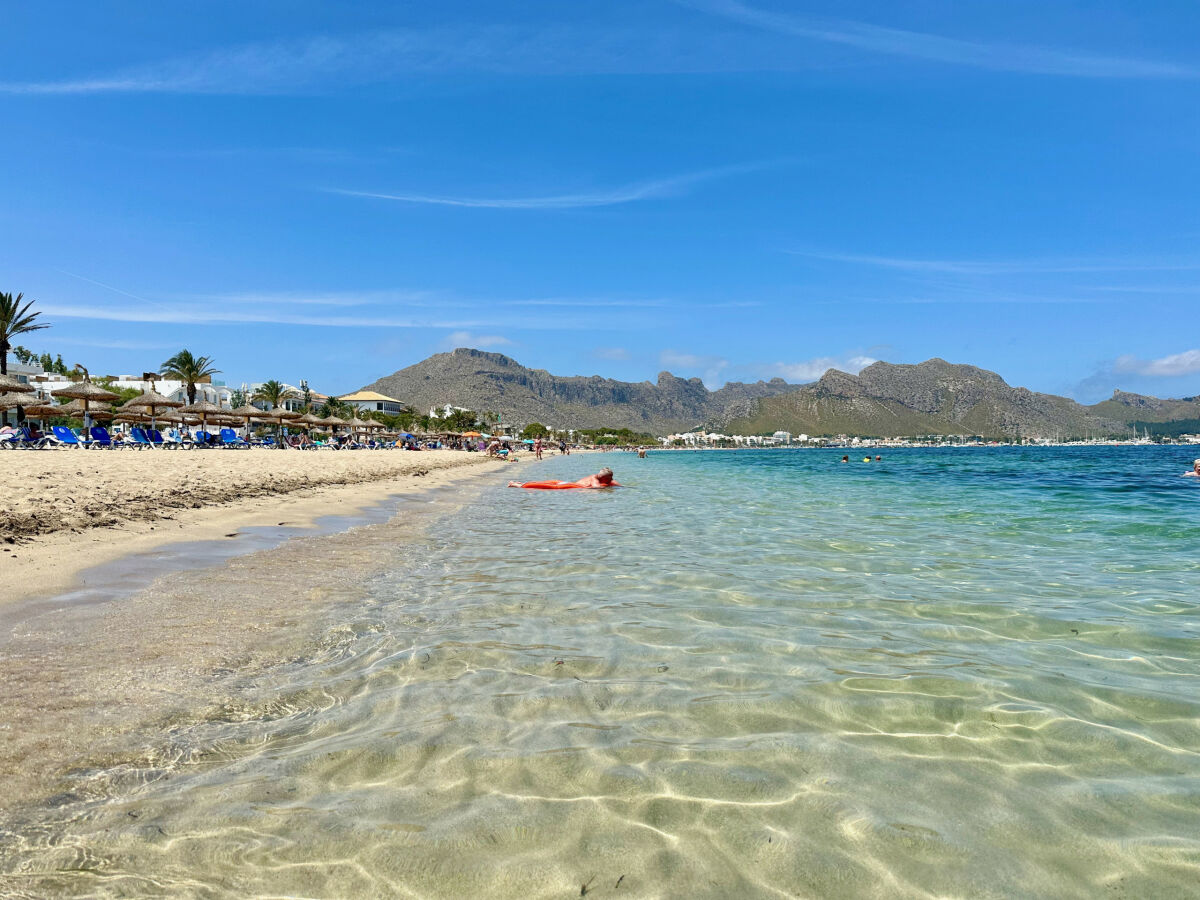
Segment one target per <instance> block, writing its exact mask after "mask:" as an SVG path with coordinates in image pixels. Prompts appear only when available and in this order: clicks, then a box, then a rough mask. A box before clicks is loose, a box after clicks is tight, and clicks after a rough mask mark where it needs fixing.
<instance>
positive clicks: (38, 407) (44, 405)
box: [25, 399, 62, 430]
mask: <svg viewBox="0 0 1200 900" xmlns="http://www.w3.org/2000/svg"><path fill="white" fill-rule="evenodd" d="M60 409H62V407H61V406H57V405H55V403H54V401H53V400H40V399H39V400H36V401H31V402H29V403H28V404H25V415H26V416H33V417H34V418H35V419H37V420H38V422H40V423H41V425H42V429H43V430H45V427H46V420H47V419H49V418H51V417H53V416H57V415H58V410H60Z"/></svg>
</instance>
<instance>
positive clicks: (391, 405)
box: [338, 391, 404, 416]
mask: <svg viewBox="0 0 1200 900" xmlns="http://www.w3.org/2000/svg"><path fill="white" fill-rule="evenodd" d="M338 399H339V400H341V401H342V402H343V403H349V404H350V405H351V406H353V407H355V408H356V409H360V410H362V411H364V412H384V413H388V414H389V415H393V416H394V415H396V414H397V413H399V412H402V411H403V410H404V404H403V403H401V402H400V401H399V400H397V399H395V398H394V397H388V396H385V395H384V394H379V393H376V392H375V391H355V392H354V393H353V394H346V395H345V396H342V397H338Z"/></svg>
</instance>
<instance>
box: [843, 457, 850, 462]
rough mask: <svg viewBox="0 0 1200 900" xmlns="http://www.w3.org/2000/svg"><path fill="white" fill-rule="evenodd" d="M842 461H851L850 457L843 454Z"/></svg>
mask: <svg viewBox="0 0 1200 900" xmlns="http://www.w3.org/2000/svg"><path fill="white" fill-rule="evenodd" d="M842 462H850V457H848V456H843V457H842Z"/></svg>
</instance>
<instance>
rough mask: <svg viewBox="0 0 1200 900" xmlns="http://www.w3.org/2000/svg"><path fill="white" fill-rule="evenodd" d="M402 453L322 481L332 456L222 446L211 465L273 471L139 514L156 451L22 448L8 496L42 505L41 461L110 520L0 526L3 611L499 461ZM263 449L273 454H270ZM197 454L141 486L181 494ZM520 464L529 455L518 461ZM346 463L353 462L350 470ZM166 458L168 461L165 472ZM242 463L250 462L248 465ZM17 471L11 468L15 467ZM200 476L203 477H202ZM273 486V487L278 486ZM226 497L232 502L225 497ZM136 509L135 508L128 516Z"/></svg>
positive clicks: (172, 457)
mask: <svg viewBox="0 0 1200 900" xmlns="http://www.w3.org/2000/svg"><path fill="white" fill-rule="evenodd" d="M395 453H396V456H395V457H394V458H388V459H386V460H384V462H385V464H384V465H382V466H381V465H379V464H378V463H376V462H375V460H378V459H379V454H370V455H368V454H367V452H366V451H363V453H362V454H347V456H355V457H358V458H359V459H363V460H366V461H368V462H369V463H372V465H370V466H369V468H365V469H364V468H363V467H361V466H355V465H354V463H355V462H357V461H358V460H357V459H355V460H348V461H347V460H338V462H340V463H342V465H341V466H339V471H337V472H334V473H326V474H332V476H333V478H331V479H330V480H327V481H325V482H322V481H320V480H319V479H320V477H321V474H322V473H321V471H320V469H319V468H318V467H319V466H320V465H322V464H324V463H325V462H326V461H327V460H329V459H330V455H328V454H318V453H312V454H286V456H287V457H288V458H287V459H283V460H279V456H280V455H282V454H280V453H279V451H259V452H257V453H256V452H255V451H242V452H240V453H235V452H234V451H223V452H221V453H216V452H214V453H212V454H207V456H208V459H211V460H212V461H213V463H212V465H210V466H208V468H215V467H216V466H220V465H227V464H229V463H230V462H232V460H231V457H237V458H240V459H239V461H243V460H244V458H245V457H246V456H249V455H250V454H255V456H257V457H258V459H253V460H250V463H251V464H252V465H253V466H256V467H257V466H258V465H259V463H260V461H261V463H262V464H264V465H265V466H266V467H267V468H266V471H253V472H249V473H246V474H247V476H248V477H247V478H245V479H242V480H240V481H239V482H236V483H233V484H229V483H226V484H224V485H221V484H214V485H209V486H207V490H203V491H201V492H196V493H192V494H185V495H184V496H183V497H176V498H174V501H175V502H176V503H186V504H188V505H187V506H180V505H176V506H169V505H162V506H156V507H154V508H153V509H149V510H147V509H137V510H136V511H134V510H132V509H131V508H130V507H131V506H133V505H134V504H137V503H138V502H139V500H140V498H138V497H134V498H132V499H130V498H129V497H128V496H127V494H126V493H125V491H126V487H127V483H126V482H127V480H128V478H129V477H131V476H130V475H129V472H128V471H127V470H128V469H129V468H130V465H131V464H145V463H149V462H151V460H149V459H147V457H148V456H149V454H148V453H139V454H134V453H128V454H115V455H116V456H127V457H128V458H127V459H125V460H121V462H122V463H123V465H122V466H121V471H118V472H113V471H112V470H111V469H110V468H108V467H107V464H108V463H109V462H110V459H111V457H112V456H113V455H114V454H105V453H102V452H101V451H94V456H88V457H83V452H82V451H80V452H77V453H72V452H63V453H57V454H54V456H53V457H48V456H46V455H44V454H33V453H29V454H28V455H26V454H22V455H21V456H20V457H19V459H20V460H21V461H22V462H26V461H28V464H27V465H25V466H24V468H25V469H26V471H25V472H16V473H14V474H15V475H16V476H17V477H18V478H20V477H21V476H25V480H24V482H23V484H19V485H17V486H16V487H14V488H9V489H8V492H7V493H8V494H9V496H10V498H12V496H13V495H14V494H15V495H16V503H15V505H17V506H18V507H20V506H22V505H24V506H25V507H27V508H28V507H29V506H31V505H32V506H36V505H37V504H38V503H41V502H43V501H42V500H41V499H40V498H39V497H37V492H38V491H40V490H45V489H43V488H41V487H40V486H39V485H37V484H36V481H35V480H34V479H35V478H36V476H34V475H32V472H31V471H30V470H34V469H35V465H36V464H38V463H41V464H42V465H41V468H42V475H43V476H45V477H47V478H48V477H50V476H52V475H58V476H60V478H65V477H67V475H68V473H69V474H70V475H71V476H73V481H72V484H71V486H70V487H69V488H68V489H69V490H70V492H71V493H72V494H89V493H90V494H91V496H90V497H89V500H90V505H91V506H92V507H93V508H99V509H102V510H104V512H103V514H102V515H103V516H104V518H105V519H106V520H107V521H105V524H102V525H94V526H90V527H77V526H79V525H81V524H83V523H82V522H81V521H80V518H79V516H78V514H76V515H75V516H74V517H72V518H66V517H63V518H62V519H60V520H59V523H51V524H60V527H57V528H53V529H51V530H46V531H43V532H41V533H36V534H29V533H24V534H22V533H13V531H12V528H11V522H10V523H9V527H8V528H5V527H3V526H0V540H3V543H2V544H0V574H2V575H3V576H4V580H5V581H6V582H7V583H8V584H13V585H19V586H20V592H19V593H18V592H13V593H11V594H8V593H7V592H6V596H5V597H4V598H3V599H0V610H5V611H8V612H11V611H12V609H13V607H14V605H21V604H24V603H28V602H34V601H45V600H47V599H52V598H54V597H56V596H59V595H62V594H66V593H68V592H71V591H77V590H81V589H86V588H87V587H88V586H89V582H88V572H89V571H90V570H92V569H96V568H98V567H101V566H105V565H106V564H109V563H113V562H115V561H118V560H121V559H123V558H125V557H132V556H138V555H144V554H147V553H149V552H152V551H155V550H158V549H161V548H166V547H169V546H170V545H173V544H179V543H185V542H186V543H192V542H208V541H223V540H226V539H230V538H236V537H239V536H242V534H244V529H251V528H264V527H267V528H279V527H287V528H290V529H302V530H309V529H313V528H315V527H316V523H317V521H318V520H319V519H322V518H325V517H329V516H355V515H357V514H360V513H362V511H363V510H366V509H367V508H369V507H372V506H376V505H378V504H380V503H385V502H387V501H389V500H391V499H394V498H398V497H402V496H407V495H412V494H419V493H423V492H425V491H428V490H429V489H431V488H436V487H441V486H445V485H449V484H452V483H456V482H459V481H462V480H465V479H468V478H470V477H472V476H482V475H484V474H486V473H488V472H491V471H494V470H495V469H496V468H498V466H499V464H497V463H495V461H494V460H490V459H488V458H487V457H484V456H483V455H482V454H467V453H462V452H458V451H449V450H447V451H422V452H420V453H412V452H404V453H401V452H400V451H395ZM263 454H269V456H268V457H267V458H266V459H263V458H262V455H263ZM192 455H193V454H190V453H189V454H184V453H178V454H162V455H161V456H159V457H158V458H157V459H155V460H154V461H153V462H155V463H158V464H159V465H158V471H156V472H149V473H146V474H147V475H148V478H147V479H146V480H145V481H143V482H140V483H139V486H138V491H139V492H141V493H146V492H154V491H170V490H173V489H174V488H173V487H172V485H171V484H170V483H164V482H169V479H170V478H171V477H173V476H174V477H178V476H179V475H180V474H181V469H182V467H183V465H184V464H185V463H187V464H193V461H192V460H183V459H181V457H185V456H188V457H190V456H192ZM195 455H200V454H195ZM14 456H15V454H6V455H5V457H4V458H3V459H0V465H2V464H7V463H9V462H10V461H11V460H12V459H13V457H14ZM95 457H110V459H103V458H101V459H96V458H95ZM50 460H53V464H52V465H51V466H50V467H49V468H50V470H51V471H50V472H48V473H47V472H46V471H45V468H46V467H45V462H48V461H50ZM516 461H517V462H522V461H524V460H521V459H520V458H518V460H516ZM347 462H349V463H350V466H349V471H347V466H346V463H347ZM81 463H82V464H84V465H83V468H82V469H81V468H79V466H80V464H81ZM271 463H276V465H275V466H274V468H276V469H277V468H279V465H278V463H282V464H286V465H288V466H289V467H294V466H296V464H297V463H299V464H300V465H302V466H303V467H304V470H303V471H301V472H298V473H291V474H292V478H291V480H288V481H284V482H278V481H277V482H270V481H266V480H265V479H268V478H270V477H271V476H272V475H274V474H275V473H274V472H272V471H271V468H272V467H271V465H270V464H271ZM164 464H165V465H166V466H167V468H166V470H165V471H163V465H164ZM242 464H243V467H245V465H246V463H245V462H244V461H243V462H242ZM511 468H512V467H511V466H510V464H508V463H505V464H504V467H503V471H504V472H508V471H510V470H511ZM9 470H10V471H11V470H12V468H11V467H9ZM137 474H138V475H141V474H143V473H141V472H138V473H137ZM188 474H191V473H188ZM106 476H108V478H107V480H106ZM164 476H165V477H164ZM314 476H316V478H315V479H314ZM185 477H186V476H185ZM192 477H193V478H194V477H195V476H194V474H193V475H192ZM252 479H253V480H252ZM300 479H304V480H303V481H301V480H300ZM350 479H353V480H350ZM59 487H60V488H61V485H59ZM272 487H274V488H275V490H271V488H272ZM222 494H225V495H226V497H227V499H222V496H221V495H222ZM97 495H98V496H97ZM74 500H75V498H74V497H64V496H62V495H61V493H60V495H59V496H57V497H56V498H54V499H52V500H49V501H45V502H47V503H57V504H60V505H61V504H64V503H65V502H68V501H70V502H72V503H73V501H74ZM73 505H74V503H73ZM130 512H132V513H133V514H132V515H129V514H128V513H130ZM299 536H302V535H299ZM247 552H253V550H251V551H247ZM135 589H136V588H135Z"/></svg>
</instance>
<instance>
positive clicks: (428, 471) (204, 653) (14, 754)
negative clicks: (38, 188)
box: [0, 450, 517, 892]
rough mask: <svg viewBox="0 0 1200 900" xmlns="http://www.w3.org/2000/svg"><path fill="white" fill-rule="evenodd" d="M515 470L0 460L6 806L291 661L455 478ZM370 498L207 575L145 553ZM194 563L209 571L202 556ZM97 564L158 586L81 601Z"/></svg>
mask: <svg viewBox="0 0 1200 900" xmlns="http://www.w3.org/2000/svg"><path fill="white" fill-rule="evenodd" d="M516 468H517V464H514V463H501V462H498V461H496V460H489V459H488V458H486V457H484V456H483V455H482V454H477V453H463V452H457V451H422V452H406V451H351V452H338V453H333V452H330V453H322V452H319V451H318V452H287V451H278V450H275V451H271V450H247V451H210V452H197V451H193V452H153V451H143V452H136V451H128V452H126V451H110V452H101V451H92V452H87V451H79V452H72V451H62V452H53V451H48V452H36V451H29V452H8V453H4V454H3V455H0V479H2V480H0V484H2V485H3V490H4V493H5V494H6V499H7V505H8V509H9V515H8V516H7V517H6V520H5V521H3V524H2V525H0V547H2V548H3V552H0V573H3V575H4V577H3V579H2V581H0V584H3V585H4V588H3V590H2V591H0V697H2V700H0V713H2V715H0V771H6V772H8V773H9V777H8V778H6V779H4V783H3V784H2V785H0V811H3V810H4V809H5V808H6V807H11V805H12V804H14V803H22V802H26V803H27V802H31V801H33V802H37V801H36V799H35V798H38V797H42V798H45V797H48V796H49V795H50V794H52V793H53V791H54V788H55V784H56V782H57V781H58V779H59V778H60V777H61V775H62V774H63V772H64V770H65V769H66V768H69V767H70V766H71V765H72V763H73V762H74V764H75V765H78V764H79V763H80V762H81V761H82V760H84V759H88V758H92V759H94V758H95V757H96V755H97V754H99V753H102V752H103V749H104V748H105V747H106V746H107V745H108V744H109V743H110V741H112V740H118V741H119V740H120V739H121V736H123V735H126V734H127V733H128V731H129V729H131V728H133V727H136V726H137V725H138V723H141V722H145V721H146V720H147V719H148V718H149V719H156V718H159V717H161V716H162V715H163V713H164V711H165V710H167V709H170V708H172V707H173V706H176V705H177V704H179V703H180V702H182V703H183V705H184V706H187V705H189V704H190V702H193V701H195V700H196V699H197V697H199V696H202V695H203V694H204V693H205V692H206V688H205V685H204V684H203V683H204V682H206V681H208V680H210V679H219V678H221V677H222V676H223V675H224V674H226V673H229V674H232V673H234V672H235V671H241V672H244V671H246V670H247V668H252V667H253V665H254V663H255V660H257V659H261V660H277V659H278V658H280V655H281V654H284V655H286V652H285V651H284V649H283V647H284V646H286V645H288V644H289V642H292V641H295V640H298V639H299V638H300V636H303V635H305V634H306V633H307V629H306V627H305V622H306V621H307V620H308V619H309V618H310V617H312V616H314V615H317V614H318V613H319V610H321V609H323V608H327V607H328V605H329V604H331V603H339V602H346V601H352V600H353V599H354V598H355V597H356V596H357V593H358V585H359V583H360V582H361V579H363V578H365V577H369V575H370V574H371V572H372V571H373V570H374V569H377V568H378V567H379V566H380V565H381V561H382V560H391V561H395V560H396V559H397V558H399V557H401V556H403V554H404V552H405V549H404V548H405V546H406V545H407V544H409V543H411V542H413V541H419V540H420V535H421V533H422V530H423V527H424V524H425V523H426V522H428V521H429V520H430V518H431V516H436V515H439V514H441V513H444V512H445V509H446V506H447V503H449V504H450V505H451V506H453V505H454V504H455V503H461V502H462V500H461V499H458V500H450V499H448V498H449V497H457V498H461V497H464V496H467V495H466V494H462V493H461V491H458V490H457V488H458V487H459V486H462V487H464V488H465V487H469V483H470V482H478V483H480V484H484V483H487V482H489V481H492V482H495V481H501V480H502V479H503V478H504V477H506V476H507V475H508V474H509V473H510V472H511V471H512V470H514V469H516ZM436 488H445V489H447V490H449V491H451V493H450V494H449V495H447V494H446V493H445V492H444V491H440V492H435V491H433V489H436ZM437 496H441V497H442V498H443V499H441V500H434V499H430V498H435V497H437ZM406 498H407V499H409V500H417V501H418V502H416V503H411V502H406ZM422 498H425V499H422ZM381 504H382V506H381ZM368 508H372V509H375V510H379V509H383V510H385V511H386V512H385V514H384V515H385V517H390V521H387V522H386V523H384V524H380V525H375V526H373V527H367V528H351V530H349V531H343V532H341V533H335V534H325V535H323V536H319V537H304V536H303V531H301V532H300V536H295V537H292V538H291V539H287V537H281V540H284V541H285V542H284V543H283V544H282V545H279V546H276V547H274V548H272V549H268V550H265V551H259V552H253V553H251V555H249V556H244V555H241V556H239V555H235V557H234V558H232V559H221V560H218V561H217V562H219V563H220V564H218V565H216V566H215V567H213V563H212V562H210V563H209V568H207V569H201V570H194V569H193V570H190V571H174V570H175V569H177V568H179V567H178V566H175V565H172V566H169V567H168V570H167V571H158V572H157V573H156V572H155V571H154V570H153V563H148V562H147V561H146V560H147V559H148V557H146V556H145V554H146V552H147V551H154V552H158V548H159V547H160V546H161V545H163V544H167V543H176V542H181V541H183V542H194V541H206V542H210V543H208V544H205V545H197V546H198V547H199V546H216V545H215V544H213V543H211V541H215V540H217V539H223V538H229V537H235V536H237V534H238V531H239V529H245V528H253V527H255V526H269V527H270V528H271V529H276V528H277V526H281V525H283V526H290V527H289V529H287V531H289V532H292V533H294V532H295V530H297V529H304V528H306V527H308V526H311V525H313V524H314V523H315V521H316V520H317V519H318V518H321V517H324V516H331V515H336V516H352V517H353V516H355V515H356V514H360V513H362V512H363V511H364V510H367V509H368ZM439 509H440V512H438V510H439ZM397 511H400V514H398V515H394V516H393V515H392V514H393V513H394V512H397ZM379 515H380V514H379V513H378V512H376V513H375V517H376V519H377V520H378V518H379ZM278 531H279V532H280V534H283V532H284V529H278ZM225 543H229V542H225ZM191 555H192V556H195V557H196V558H197V560H198V561H199V563H200V565H202V566H203V565H204V553H203V552H202V551H201V550H199V549H196V550H195V552H194V553H191ZM104 563H112V564H113V565H117V566H131V567H132V568H133V569H139V567H140V568H145V567H146V566H147V565H150V566H151V567H152V568H151V570H150V573H151V575H150V578H149V579H146V581H145V582H144V583H143V584H149V581H150V580H153V579H154V578H155V577H156V578H157V580H153V584H151V585H150V586H149V587H148V588H147V587H144V586H143V587H141V588H135V590H136V592H135V593H132V594H127V595H126V596H115V597H112V598H108V599H104V598H100V599H99V600H97V599H96V598H87V594H88V589H89V587H90V583H91V581H93V580H95V578H96V577H98V576H96V575H93V573H96V572H102V571H104V569H96V568H95V567H97V566H100V565H101V564H104ZM105 568H106V569H107V568H111V566H107V567H105ZM135 574H136V573H135ZM72 588H75V589H79V590H75V591H71V590H70V589H72ZM102 593H103V591H102ZM184 698H187V699H186V700H185V699H184ZM0 820H2V818H0ZM0 892H2V891H0Z"/></svg>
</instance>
